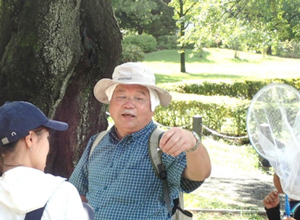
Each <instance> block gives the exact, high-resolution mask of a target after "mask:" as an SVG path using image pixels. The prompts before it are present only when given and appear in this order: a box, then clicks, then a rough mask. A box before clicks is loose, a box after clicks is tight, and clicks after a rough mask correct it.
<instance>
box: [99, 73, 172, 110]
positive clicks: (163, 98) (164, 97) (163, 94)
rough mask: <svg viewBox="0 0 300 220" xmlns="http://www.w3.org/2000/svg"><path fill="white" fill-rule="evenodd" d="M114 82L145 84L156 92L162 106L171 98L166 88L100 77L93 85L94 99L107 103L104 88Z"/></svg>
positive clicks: (143, 84)
mask: <svg viewBox="0 0 300 220" xmlns="http://www.w3.org/2000/svg"><path fill="white" fill-rule="evenodd" d="M114 84H121V85H141V86H145V87H147V88H151V89H154V90H155V91H156V92H157V94H158V97H159V100H160V105H161V106H163V107H166V106H168V105H169V103H170V102H171V100H172V96H171V94H170V93H169V92H168V91H167V90H164V89H161V88H159V87H157V86H155V85H149V84H145V83H139V82H130V83H124V82H119V81H114V80H112V79H101V80H99V81H98V82H97V84H96V85H95V87H94V95H95V97H96V99H97V100H98V101H99V102H102V103H104V104H109V101H108V97H107V95H106V93H105V90H106V89H107V88H108V87H110V86H111V85H114Z"/></svg>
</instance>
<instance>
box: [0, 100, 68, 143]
mask: <svg viewBox="0 0 300 220" xmlns="http://www.w3.org/2000/svg"><path fill="white" fill-rule="evenodd" d="M40 126H44V127H46V128H49V129H52V130H57V131H64V130H67V129H68V124H67V123H65V122H61V121H55V120H51V119H49V118H47V117H46V115H45V114H44V113H43V112H42V111H41V110H40V109H39V108H37V107H36V106H34V105H33V104H31V103H29V102H24V101H14V102H6V103H5V104H4V105H2V106H1V107H0V145H2V146H3V145H6V144H9V143H12V142H15V141H17V140H19V139H21V138H22V137H25V136H27V135H28V134H29V131H30V130H33V129H36V128H38V127H40Z"/></svg>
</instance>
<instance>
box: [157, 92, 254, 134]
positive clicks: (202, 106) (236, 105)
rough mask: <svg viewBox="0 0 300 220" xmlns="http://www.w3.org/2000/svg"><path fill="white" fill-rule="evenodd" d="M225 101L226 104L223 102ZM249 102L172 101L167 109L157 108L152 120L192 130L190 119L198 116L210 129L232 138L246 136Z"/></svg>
mask: <svg viewBox="0 0 300 220" xmlns="http://www.w3.org/2000/svg"><path fill="white" fill-rule="evenodd" d="M224 101H227V102H224ZM249 104H250V102H249V101H247V100H246V101H239V100H235V101H232V100H230V99H229V98H228V97H222V98H220V97H218V96H215V97H206V98H205V97H203V98H201V99H200V100H176V99H174V100H173V101H172V102H171V103H170V105H169V106H168V108H162V107H161V106H159V107H157V109H156V110H155V111H156V112H155V116H154V120H155V121H157V122H159V123H160V124H163V125H166V126H172V127H173V126H178V127H181V126H186V128H187V129H190V130H191V129H192V117H193V116H194V115H200V116H202V119H203V124H204V125H205V126H207V127H209V128H210V129H213V130H216V131H218V132H221V133H222V132H223V133H226V134H230V135H233V136H240V135H245V134H246V128H245V123H246V109H247V108H248V106H249Z"/></svg>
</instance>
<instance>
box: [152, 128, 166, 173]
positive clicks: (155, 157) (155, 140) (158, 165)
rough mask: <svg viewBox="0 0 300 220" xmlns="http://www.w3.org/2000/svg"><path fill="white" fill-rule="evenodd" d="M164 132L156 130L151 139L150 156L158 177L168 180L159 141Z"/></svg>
mask: <svg viewBox="0 0 300 220" xmlns="http://www.w3.org/2000/svg"><path fill="white" fill-rule="evenodd" d="M163 132H164V131H163V130H161V129H159V128H156V129H155V130H154V131H153V132H152V134H151V136H150V139H149V146H148V147H149V148H148V150H149V156H150V159H151V162H152V165H153V168H154V170H155V173H156V175H157V176H158V177H159V178H160V179H166V178H167V176H166V171H165V169H164V166H163V163H162V161H161V151H160V149H159V140H160V136H161V134H162V133H163Z"/></svg>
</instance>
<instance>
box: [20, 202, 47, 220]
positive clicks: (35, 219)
mask: <svg viewBox="0 0 300 220" xmlns="http://www.w3.org/2000/svg"><path fill="white" fill-rule="evenodd" d="M46 204H47V203H46ZM45 207H46V205H45V206H44V207H42V208H39V209H36V210H33V211H31V212H28V213H27V214H26V216H25V219H24V220H41V219H42V215H43V213H44V209H45Z"/></svg>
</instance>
